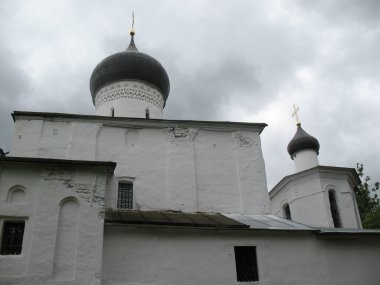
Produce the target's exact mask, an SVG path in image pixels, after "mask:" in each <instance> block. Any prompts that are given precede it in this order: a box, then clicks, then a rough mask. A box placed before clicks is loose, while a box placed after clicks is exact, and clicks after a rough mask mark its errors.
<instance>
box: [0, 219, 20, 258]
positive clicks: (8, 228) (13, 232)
mask: <svg viewBox="0 0 380 285" xmlns="http://www.w3.org/2000/svg"><path fill="white" fill-rule="evenodd" d="M24 228H25V222H24V221H5V222H4V225H3V234H2V236H1V248H0V254H1V255H18V254H21V250H22V240H23V238H24Z"/></svg>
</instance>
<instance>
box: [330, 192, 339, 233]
mask: <svg viewBox="0 0 380 285" xmlns="http://www.w3.org/2000/svg"><path fill="white" fill-rule="evenodd" d="M329 202H330V211H331V217H332V219H333V223H334V227H335V228H341V227H342V223H341V221H340V216H339V210H338V204H337V203H336V197H335V191H334V190H332V189H330V190H329Z"/></svg>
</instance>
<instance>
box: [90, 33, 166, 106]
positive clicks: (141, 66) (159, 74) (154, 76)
mask: <svg viewBox="0 0 380 285" xmlns="http://www.w3.org/2000/svg"><path fill="white" fill-rule="evenodd" d="M131 36H132V37H131V43H130V44H129V46H128V48H127V50H125V51H123V52H119V53H116V54H113V55H110V56H108V57H106V58H105V59H103V60H102V61H101V62H100V63H99V64H98V65H97V66H96V67H95V69H94V71H93V72H92V75H91V79H90V91H91V95H92V101H93V102H94V103H95V95H96V93H97V92H98V91H99V89H101V88H102V87H104V86H105V85H107V84H109V83H112V82H116V81H119V80H125V79H132V80H139V81H143V82H146V83H149V84H152V85H153V86H155V87H156V88H158V89H159V90H160V91H161V93H162V96H163V98H164V102H166V99H167V98H168V96H169V91H170V83H169V77H168V74H167V73H166V71H165V69H164V68H163V67H162V65H161V63H159V62H158V61H157V60H156V59H154V58H153V57H151V56H149V55H147V54H145V53H142V52H139V51H138V50H137V48H136V46H135V43H134V40H133V36H134V33H133V34H132V33H131Z"/></svg>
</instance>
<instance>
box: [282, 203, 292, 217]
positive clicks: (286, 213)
mask: <svg viewBox="0 0 380 285" xmlns="http://www.w3.org/2000/svg"><path fill="white" fill-rule="evenodd" d="M282 209H283V211H284V218H285V219H287V220H292V215H291V214H290V207H289V204H288V203H286V204H285V205H284V206H283V208H282Z"/></svg>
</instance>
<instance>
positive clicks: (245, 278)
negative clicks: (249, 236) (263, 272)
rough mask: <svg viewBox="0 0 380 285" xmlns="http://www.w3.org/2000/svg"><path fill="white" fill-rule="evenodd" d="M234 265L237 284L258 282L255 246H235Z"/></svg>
mask: <svg viewBox="0 0 380 285" xmlns="http://www.w3.org/2000/svg"><path fill="white" fill-rule="evenodd" d="M235 263H236V276H237V281H238V282H250V281H259V273H258V270H257V259H256V247H255V246H235Z"/></svg>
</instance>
